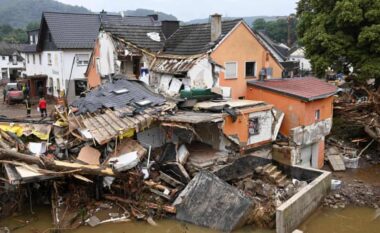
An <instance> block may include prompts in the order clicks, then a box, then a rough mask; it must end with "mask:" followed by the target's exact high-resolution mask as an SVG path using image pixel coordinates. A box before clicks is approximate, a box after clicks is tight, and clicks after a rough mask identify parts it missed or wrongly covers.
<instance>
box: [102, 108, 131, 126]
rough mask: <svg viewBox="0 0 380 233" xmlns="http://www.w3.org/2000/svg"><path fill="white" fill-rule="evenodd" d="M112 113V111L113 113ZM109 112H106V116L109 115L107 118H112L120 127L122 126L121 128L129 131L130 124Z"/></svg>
mask: <svg viewBox="0 0 380 233" xmlns="http://www.w3.org/2000/svg"><path fill="white" fill-rule="evenodd" d="M111 112H112V111H111ZM111 112H110V111H109V110H107V111H106V113H105V114H107V117H108V118H110V119H111V120H113V121H115V122H117V123H118V125H119V126H120V128H123V130H125V129H128V128H129V126H128V124H126V123H125V122H124V121H123V120H122V119H121V118H119V117H117V116H115V115H114V114H112V113H111Z"/></svg>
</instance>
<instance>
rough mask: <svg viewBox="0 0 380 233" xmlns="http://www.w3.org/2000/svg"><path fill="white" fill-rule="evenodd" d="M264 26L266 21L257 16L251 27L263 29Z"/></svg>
mask: <svg viewBox="0 0 380 233" xmlns="http://www.w3.org/2000/svg"><path fill="white" fill-rule="evenodd" d="M266 27H267V22H266V21H265V19H263V18H259V19H256V20H255V21H253V24H252V28H253V29H254V30H265V29H266Z"/></svg>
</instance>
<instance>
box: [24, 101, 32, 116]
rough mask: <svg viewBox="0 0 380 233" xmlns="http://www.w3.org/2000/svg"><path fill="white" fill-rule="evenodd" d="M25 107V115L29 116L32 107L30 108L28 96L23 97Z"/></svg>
mask: <svg viewBox="0 0 380 233" xmlns="http://www.w3.org/2000/svg"><path fill="white" fill-rule="evenodd" d="M25 107H26V117H30V113H31V111H32V108H31V104H30V101H29V98H26V99H25Z"/></svg>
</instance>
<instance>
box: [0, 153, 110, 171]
mask: <svg viewBox="0 0 380 233" xmlns="http://www.w3.org/2000/svg"><path fill="white" fill-rule="evenodd" d="M6 159H12V161H13V160H16V161H21V162H24V163H27V164H36V165H38V166H39V167H40V168H42V169H50V170H52V173H53V174H54V173H60V172H64V173H78V174H85V175H100V176H117V174H115V173H114V172H113V170H112V169H111V168H103V167H100V166H96V165H82V164H79V163H70V162H64V161H57V160H48V159H43V158H39V157H35V156H32V155H27V154H22V153H18V152H15V151H12V150H7V149H0V160H2V161H3V160H6Z"/></svg>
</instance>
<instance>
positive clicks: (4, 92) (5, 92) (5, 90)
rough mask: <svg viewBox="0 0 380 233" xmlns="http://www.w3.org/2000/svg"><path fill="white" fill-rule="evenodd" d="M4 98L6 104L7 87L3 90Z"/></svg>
mask: <svg viewBox="0 0 380 233" xmlns="http://www.w3.org/2000/svg"><path fill="white" fill-rule="evenodd" d="M3 96H4V99H3V103H5V99H6V98H7V89H6V88H5V87H4V89H3Z"/></svg>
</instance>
